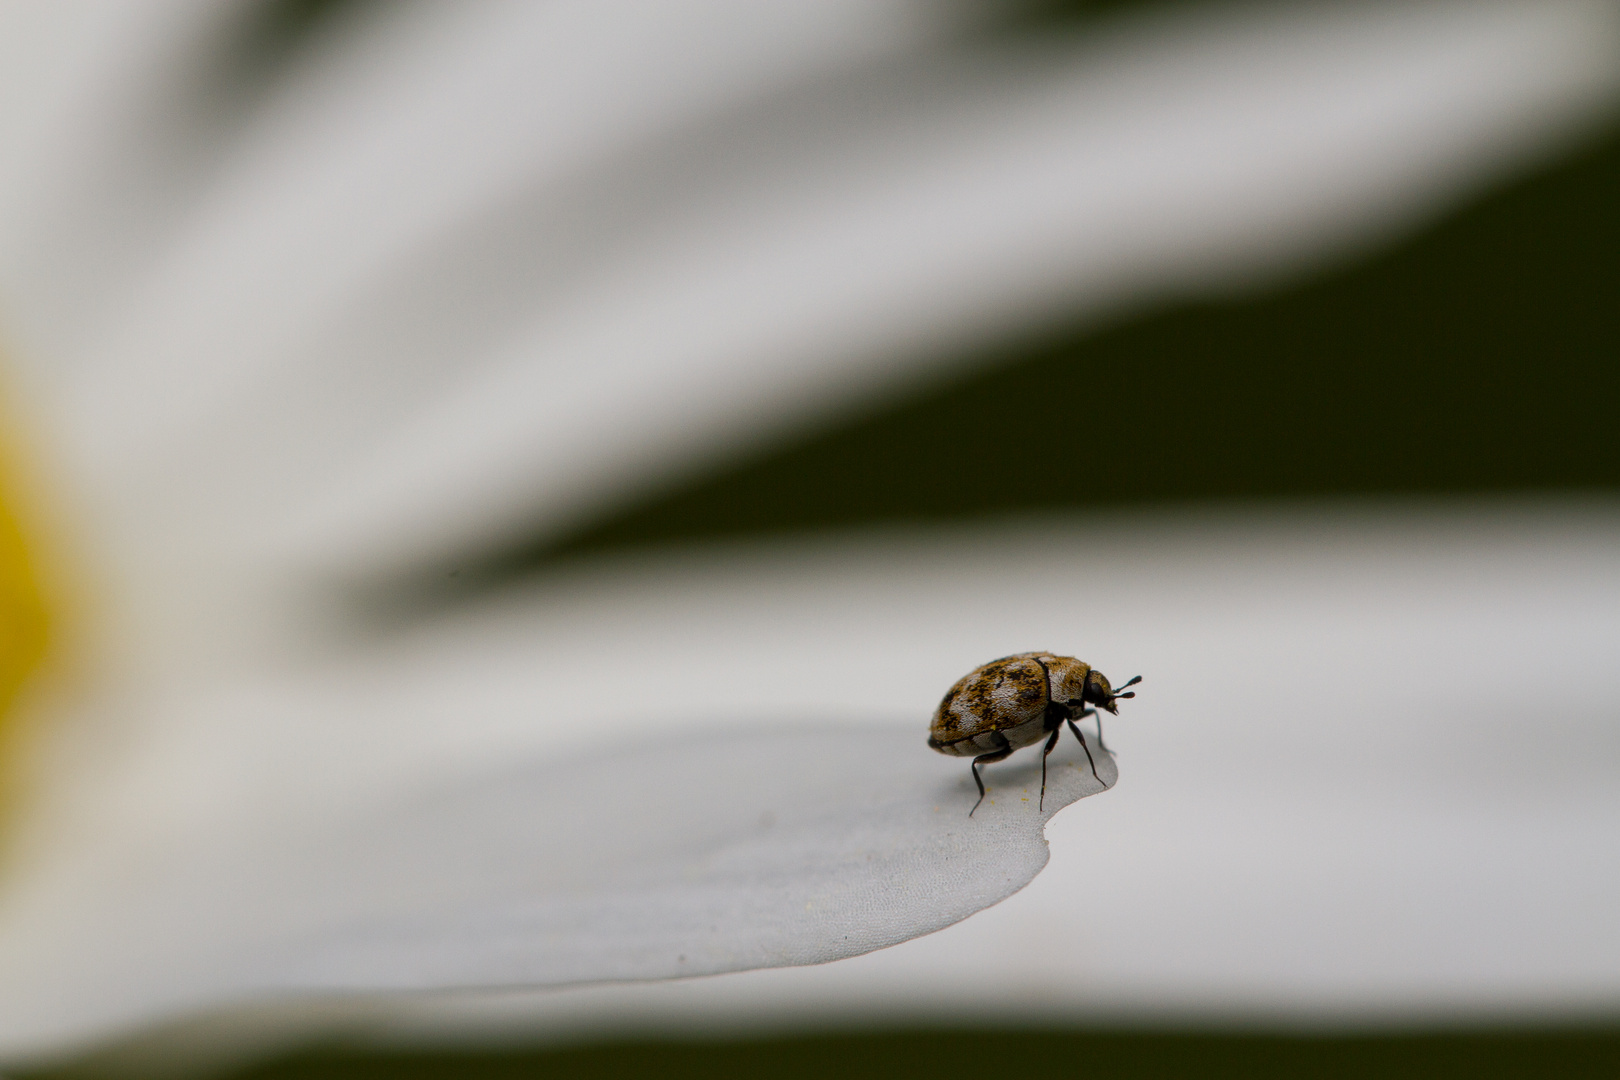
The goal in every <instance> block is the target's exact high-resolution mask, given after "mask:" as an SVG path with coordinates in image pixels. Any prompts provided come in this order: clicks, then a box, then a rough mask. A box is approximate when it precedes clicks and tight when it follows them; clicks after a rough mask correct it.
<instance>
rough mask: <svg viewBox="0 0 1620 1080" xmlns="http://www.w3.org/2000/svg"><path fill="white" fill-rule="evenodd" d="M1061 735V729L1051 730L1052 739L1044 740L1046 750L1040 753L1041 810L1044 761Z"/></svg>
mask: <svg viewBox="0 0 1620 1080" xmlns="http://www.w3.org/2000/svg"><path fill="white" fill-rule="evenodd" d="M1061 734H1063V729H1062V728H1061V727H1055V728H1053V729H1052V737H1051V738H1050V739H1047V740H1046V749H1045V750H1042V751H1041V803H1040V806H1041V809H1042V810H1045V809H1046V759H1047V757H1048V755H1050V754H1051V753H1052V747H1054V746H1056V745H1057V741H1058V736H1059V735H1061Z"/></svg>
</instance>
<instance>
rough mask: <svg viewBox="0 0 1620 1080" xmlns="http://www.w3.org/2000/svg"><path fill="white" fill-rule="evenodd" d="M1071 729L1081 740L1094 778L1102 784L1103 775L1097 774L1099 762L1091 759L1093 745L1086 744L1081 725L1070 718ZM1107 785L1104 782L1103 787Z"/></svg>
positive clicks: (1081, 747) (1081, 746)
mask: <svg viewBox="0 0 1620 1080" xmlns="http://www.w3.org/2000/svg"><path fill="white" fill-rule="evenodd" d="M1069 730H1070V731H1072V732H1074V737H1075V738H1077V739H1079V740H1080V749H1082V750H1084V751H1085V752H1086V764H1088V765H1090V766H1091V776H1092V779H1094V780H1096V781H1097V783H1099V784H1102V777H1100V776H1098V775H1097V763H1096V762H1095V761H1092V760H1091V747H1089V746H1087V745H1086V737H1085V736H1084V735H1082V734H1080V726H1079V725H1078V724H1076V723H1075V722H1074V721H1073V720H1070V721H1069ZM1107 786H1108V785H1107V784H1103V787H1107Z"/></svg>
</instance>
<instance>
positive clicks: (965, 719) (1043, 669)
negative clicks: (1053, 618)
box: [928, 652, 1142, 817]
mask: <svg viewBox="0 0 1620 1080" xmlns="http://www.w3.org/2000/svg"><path fill="white" fill-rule="evenodd" d="M1141 681H1142V676H1140V675H1138V676H1136V678H1134V679H1132V680H1131V681H1130V682H1128V683H1126V684H1125V686H1121V687H1120V688H1119V690H1115V689H1114V688H1113V687H1111V686H1109V685H1108V678H1107V676H1105V675H1104V674H1103V673H1102V672H1100V671H1097V670H1096V669H1094V668H1093V667H1092V666H1091V665H1090V664H1088V663H1086V662H1085V661H1083V660H1076V659H1075V658H1074V657H1072V656H1056V655H1054V654H1052V653H1044V652H1029V653H1019V654H1017V655H1016V656H1004V657H1002V658H1001V659H1000V660H992V661H990V663H988V664H985V665H984V666H983V667H979V668H974V669H973V670H972V671H970V672H968V673H967V674H966V675H964V676H963V677H962V678H961V680H959V681H958V682H957V684H956V685H955V686H953V687H951V688H950V690H949V691H948V692H947V693H946V694H945V700H944V701H941V702H940V703H939V710H938V711H937V712H935V713H934V722H933V723H932V724H930V725H929V728H928V745H929V746H931V747H933V748H934V749H935V750H938V751H939V752H940V753H942V754H950V755H951V756H952V757H968V756H970V755H977V756H976V757H974V758H973V764H972V766H971V767H970V768H971V771H972V773H973V782H974V783H975V784H977V785H979V802H976V803H974V804H973V810H969V811H968V817H972V816H973V811H974V810H977V809H978V808H979V803H982V802H984V781H983V780H982V779H980V777H979V766H980V765H985V764H988V763H989V762H992V761H1000V760H1002V759H1003V758H1005V757H1007V756H1008V755H1009V754H1011V753H1012V752H1013V751H1014V750H1017V749H1019V748H1021V747H1025V746H1031V745H1033V744H1035V743H1038V742H1040V741H1041V740H1042V739H1045V740H1046V749H1045V750H1043V751H1042V752H1041V806H1042V808H1044V807H1045V805H1046V756H1047V755H1048V754H1050V753H1051V752H1052V748H1053V747H1054V746H1056V745H1057V741H1058V736H1059V735H1060V734H1062V725H1063V724H1065V723H1067V724H1068V725H1069V730H1070V731H1072V732H1074V737H1075V738H1077V739H1079V740H1080V749H1082V750H1084V751H1085V752H1086V761H1087V762H1088V763H1089V764H1090V765H1091V775H1092V776H1094V777H1097V763H1096V762H1095V761H1092V759H1091V747H1089V746H1087V745H1086V737H1085V736H1084V735H1082V734H1080V728H1079V727H1078V726H1077V725H1076V724H1075V721H1076V720H1081V719H1084V718H1085V717H1087V716H1096V717H1097V745H1098V746H1101V747H1102V749H1103V750H1104V751H1107V749H1108V747H1107V746H1106V745H1104V744H1103V741H1102V737H1103V734H1102V717H1101V716H1099V715H1098V714H1097V709H1098V708H1101V709H1106V710H1108V711H1109V712H1111V713H1113V714H1114V715H1115V716H1118V715H1119V709H1118V707H1117V706H1115V704H1114V702H1116V701H1118V700H1119V699H1120V698H1133V697H1135V696H1136V693H1135V691H1132V692H1131V693H1129V694H1122V693H1120V692H1119V691H1120V690H1124V689H1125V687H1126V686H1135V685H1136V684H1137V683H1139V682H1141ZM1087 706H1096V707H1097V708H1088V707H1087ZM1097 779H1098V781H1099V782H1100V781H1101V779H1102V778H1101V777H1097Z"/></svg>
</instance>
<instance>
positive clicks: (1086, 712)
mask: <svg viewBox="0 0 1620 1080" xmlns="http://www.w3.org/2000/svg"><path fill="white" fill-rule="evenodd" d="M1065 704H1067V705H1068V706H1069V708H1070V709H1078V710H1079V711H1078V712H1075V713H1072V714H1071V715H1070V719H1071V720H1084V719H1085V718H1086V717H1088V716H1095V717H1096V718H1097V745H1098V746H1100V747H1102V751H1103V753H1105V754H1112V753H1113V751H1112V750H1110V749H1108V744H1107V743H1105V742H1103V733H1102V713H1100V712H1098V711H1097V710H1096V709H1093V708H1092V707H1091V706H1089V705H1087V704H1086V703H1085V702H1084V701H1078V700H1072V701H1068V702H1066V703H1065Z"/></svg>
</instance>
